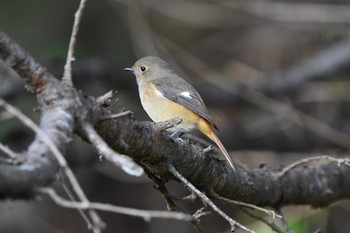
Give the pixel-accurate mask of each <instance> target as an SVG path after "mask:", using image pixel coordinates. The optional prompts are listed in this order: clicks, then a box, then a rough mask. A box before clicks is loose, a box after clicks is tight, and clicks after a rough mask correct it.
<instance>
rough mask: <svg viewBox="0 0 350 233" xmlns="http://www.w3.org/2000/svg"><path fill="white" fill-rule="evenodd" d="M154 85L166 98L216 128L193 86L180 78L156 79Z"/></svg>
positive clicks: (153, 81)
mask: <svg viewBox="0 0 350 233" xmlns="http://www.w3.org/2000/svg"><path fill="white" fill-rule="evenodd" d="M152 83H153V85H154V86H155V87H156V88H157V90H158V91H160V92H161V93H162V94H163V96H164V97H165V98H167V99H169V100H172V101H174V102H176V103H179V104H181V105H182V106H184V107H185V108H187V109H189V110H191V111H193V112H194V113H197V114H198V115H200V116H201V117H203V118H205V119H206V120H207V121H209V122H210V123H212V124H213V125H214V127H215V128H216V126H215V124H214V122H213V120H212V119H211V117H210V115H209V113H208V110H207V107H206V106H205V104H204V102H203V100H202V98H201V97H200V95H199V94H198V92H197V91H196V90H195V89H194V88H193V87H192V86H191V84H189V83H188V82H186V81H185V80H183V79H182V78H180V77H170V78H167V77H165V78H160V79H155V80H152Z"/></svg>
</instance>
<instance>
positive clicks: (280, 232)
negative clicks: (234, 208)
mask: <svg viewBox="0 0 350 233" xmlns="http://www.w3.org/2000/svg"><path fill="white" fill-rule="evenodd" d="M241 211H242V212H243V213H245V214H246V215H248V216H250V217H251V218H255V219H256V220H259V221H261V222H263V223H265V224H266V225H268V226H269V227H270V228H271V229H272V230H274V231H276V232H278V233H284V232H285V231H284V230H283V229H281V228H280V227H279V226H277V225H276V223H274V222H269V221H268V220H266V219H265V218H263V217H260V216H258V215H256V214H254V213H251V212H250V211H249V210H246V209H241Z"/></svg>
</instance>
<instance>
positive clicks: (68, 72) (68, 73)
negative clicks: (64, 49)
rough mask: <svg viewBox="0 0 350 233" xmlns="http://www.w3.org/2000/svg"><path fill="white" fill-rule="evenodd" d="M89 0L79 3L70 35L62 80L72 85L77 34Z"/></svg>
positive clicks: (82, 0)
mask: <svg viewBox="0 0 350 233" xmlns="http://www.w3.org/2000/svg"><path fill="white" fill-rule="evenodd" d="M86 1H87V0H81V1H80V4H79V8H78V10H77V12H76V13H75V14H74V24H73V29H72V35H71V37H70V41H69V48H68V55H67V61H66V64H65V66H64V74H63V78H62V81H63V82H67V83H68V84H70V85H71V86H72V84H73V83H72V62H73V61H74V60H75V58H74V49H75V44H76V40H77V35H78V31H79V24H80V20H81V17H82V14H83V10H84V7H85V4H86Z"/></svg>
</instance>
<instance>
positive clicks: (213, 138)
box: [207, 130, 237, 172]
mask: <svg viewBox="0 0 350 233" xmlns="http://www.w3.org/2000/svg"><path fill="white" fill-rule="evenodd" d="M207 136H208V137H209V138H210V139H211V140H213V141H214V142H215V143H216V145H217V146H218V147H219V148H220V150H221V152H222V153H223V154H224V156H225V158H226V160H227V162H228V163H229V164H230V165H231V167H232V169H233V171H235V172H236V171H237V165H236V164H235V162H234V161H233V160H232V159H231V157H230V155H229V154H228V152H227V150H226V148H225V147H224V145H223V144H222V143H221V141H220V139H219V138H218V137H217V136H216V134H215V133H214V131H213V130H212V131H211V132H210V133H209V134H208V135H207Z"/></svg>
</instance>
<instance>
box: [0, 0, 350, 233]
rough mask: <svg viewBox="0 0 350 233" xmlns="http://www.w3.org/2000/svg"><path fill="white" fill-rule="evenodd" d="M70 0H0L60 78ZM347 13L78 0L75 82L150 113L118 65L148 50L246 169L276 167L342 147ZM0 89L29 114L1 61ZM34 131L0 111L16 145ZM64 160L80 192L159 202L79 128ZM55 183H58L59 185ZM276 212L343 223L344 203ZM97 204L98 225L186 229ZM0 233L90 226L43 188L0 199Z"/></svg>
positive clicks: (24, 40)
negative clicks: (189, 93)
mask: <svg viewBox="0 0 350 233" xmlns="http://www.w3.org/2000/svg"><path fill="white" fill-rule="evenodd" d="M78 4H79V1H77V0H75V1H72V0H60V1H43V0H32V1H19V0H12V1H6V0H0V30H2V31H4V32H5V33H7V34H8V35H10V36H11V37H12V38H13V39H14V40H16V41H17V42H18V43H19V44H20V45H21V46H22V47H23V48H24V49H25V50H27V51H28V52H29V53H30V54H31V55H32V56H33V57H34V58H35V59H36V60H37V61H39V62H40V63H41V64H43V65H44V66H46V67H47V68H48V70H49V71H50V72H52V73H53V74H54V75H56V77H59V78H60V77H61V76H62V71H63V65H64V62H65V57H66V52H67V47H68V42H69V37H70V32H71V28H72V24H73V19H74V12H75V11H76V9H77V7H78ZM349 12H350V3H349V2H348V1H346V0H337V1H335V0H333V1H331V0H322V1H312V0H310V1H304V0H298V1H295V0H294V1H288V0H286V1H262V0H249V1H248V0H245V1H244V0H242V1H233V0H221V1H209V0H208V1H194V0H193V1H185V0H179V1H171V0H153V1H146V0H145V1H141V0H140V1H136V0H130V1H126V0H125V1H123V0H100V1H94V0H89V1H88V2H87V6H86V9H85V12H84V14H83V18H82V23H81V26H80V32H79V35H78V40H77V47H76V58H77V61H76V62H75V64H74V84H75V85H76V87H77V88H78V89H81V90H82V91H83V92H84V93H85V94H89V95H93V96H99V95H102V94H104V93H106V92H107V91H109V90H111V89H115V90H117V91H118V95H117V96H118V101H117V102H116V103H115V109H116V111H119V110H120V109H121V108H126V109H128V110H131V111H133V112H134V114H135V117H136V119H139V120H149V118H148V117H147V115H146V114H145V112H144V111H143V110H142V108H141V105H140V101H139V98H138V93H137V85H136V81H135V79H134V77H133V76H132V75H131V74H129V73H125V72H124V71H123V70H122V68H123V67H130V66H132V65H133V63H134V62H135V61H136V60H137V59H139V58H141V57H143V56H146V55H156V56H159V57H161V58H163V59H164V60H166V61H167V62H168V63H170V64H171V65H172V67H173V69H174V70H176V72H177V73H178V74H180V75H181V76H182V77H183V78H185V79H186V80H188V81H189V82H190V83H192V84H193V86H194V87H195V88H196V89H197V90H198V91H199V93H200V94H201V95H202V97H203V99H204V101H205V102H206V103H207V106H208V109H209V112H210V114H211V115H212V117H213V119H214V121H215V122H216V124H217V125H218V127H219V129H220V132H219V137H220V138H221V139H222V141H223V143H224V145H225V146H226V148H227V149H228V150H229V151H230V153H231V155H232V157H234V158H235V159H236V160H239V161H241V162H242V163H243V164H245V165H246V166H247V167H250V168H258V167H260V166H270V167H275V168H280V167H282V166H284V165H287V164H290V163H291V162H293V161H295V160H298V159H301V158H304V157H308V156H313V155H333V156H346V155H348V151H349V148H350V136H349V133H350V121H349V120H348V119H349V117H350V108H349V100H350V93H349V90H350V89H349V88H350V82H349V77H348V75H349V64H350V36H349V23H350V13H349ZM0 97H1V98H4V99H6V100H7V101H9V102H10V103H11V104H13V105H14V106H16V107H17V108H19V109H20V110H21V111H23V112H24V113H26V115H28V116H29V117H31V118H32V119H34V120H35V121H36V122H39V117H40V115H39V113H37V112H35V111H33V109H34V108H35V107H36V106H37V103H36V99H35V97H34V96H33V95H32V94H30V93H28V92H27V91H26V90H25V88H24V84H23V82H22V81H21V80H20V79H19V78H18V77H16V75H15V74H14V73H13V72H12V71H11V70H9V69H7V68H6V66H5V65H4V64H3V63H1V62H0ZM0 111H1V110H0ZM33 136H34V134H33V132H31V131H30V130H28V129H26V128H25V127H24V126H23V125H22V124H21V123H20V122H19V121H18V120H17V119H14V118H11V119H6V120H5V119H2V120H1V121H0V141H1V142H2V143H4V144H6V145H8V146H9V147H10V148H12V149H13V150H15V151H18V152H20V151H23V150H25V149H26V148H27V146H28V144H29V143H30V142H31V140H33ZM198 136H201V135H200V134H198ZM66 158H67V160H68V162H69V164H70V166H71V167H72V168H73V170H74V172H75V174H76V175H77V177H78V179H79V181H80V183H81V185H82V187H83V189H84V191H85V192H86V194H87V196H88V197H89V199H90V200H91V201H94V202H103V203H112V204H115V205H121V206H127V207H134V208H141V209H157V210H164V209H165V208H166V206H165V202H164V200H163V198H162V196H161V195H160V194H159V193H158V191H156V190H155V189H153V184H152V183H151V182H149V180H148V179H147V178H145V177H141V178H135V177H129V176H127V175H125V174H123V172H121V171H119V170H118V169H117V168H115V167H113V166H111V165H109V164H108V163H107V162H105V161H100V160H99V159H98V155H97V152H96V151H95V150H94V149H92V148H91V146H89V145H87V144H86V143H84V142H82V141H81V140H80V139H79V138H75V140H74V141H73V142H72V144H71V146H70V147H69V151H68V153H67V156H66ZM55 186H56V188H57V190H58V191H59V192H60V193H62V195H63V192H62V188H61V185H60V183H59V182H58V183H57V184H56V185H55ZM168 187H169V190H170V192H171V194H173V195H174V196H177V197H183V196H186V195H188V192H187V191H186V190H184V189H183V187H182V185H180V184H177V183H175V182H170V183H169V184H168ZM218 204H219V206H220V207H222V208H223V210H225V211H226V213H228V214H229V215H230V216H232V217H234V218H235V219H236V220H239V221H240V222H242V223H244V224H245V225H246V226H248V227H250V228H252V229H254V230H256V231H257V232H272V230H271V229H270V228H269V227H267V226H265V225H264V224H263V223H261V222H258V221H256V220H254V219H252V218H250V217H248V216H246V215H244V214H243V213H242V212H240V210H239V209H237V208H236V207H229V206H227V205H225V204H220V203H218ZM179 205H180V206H181V207H182V208H183V210H184V211H188V212H189V213H194V212H195V211H196V209H198V208H199V207H200V205H199V204H198V203H197V204H193V203H182V202H179ZM283 212H284V213H285V215H286V218H287V220H288V221H289V223H290V226H291V228H292V229H293V230H294V231H295V232H316V230H318V229H322V232H348V229H349V221H346V219H347V218H348V217H349V216H350V205H349V202H348V201H342V202H339V203H334V204H332V205H331V206H330V207H329V208H326V209H314V208H312V207H309V206H292V207H285V208H283ZM101 216H102V218H103V220H104V221H105V222H106V223H107V229H106V230H105V232H121V233H122V232H140V233H143V232H144V233H148V232H154V233H158V232H170V233H172V232H174V233H175V232H185V233H187V232H195V231H194V230H193V228H192V227H191V225H190V224H187V223H183V222H179V221H175V220H159V219H158V220H152V221H151V222H145V221H143V220H142V219H140V218H134V217H129V216H124V215H118V214H111V213H101ZM261 216H263V217H266V218H267V219H269V217H267V216H264V215H261ZM269 220H270V219H269ZM277 222H278V221H277ZM201 224H202V226H203V228H204V229H205V230H206V232H229V225H228V223H227V222H225V221H224V220H223V219H221V218H220V217H219V216H217V215H216V214H212V215H209V216H206V217H204V218H203V219H202V222H201ZM0 232H3V233H10V232H17V233H26V232H28V233H29V232H38V233H41V232H57V233H61V232H77V233H78V232H88V229H87V228H86V224H85V223H84V221H83V219H82V218H81V216H80V215H79V213H78V212H77V211H74V210H68V209H63V208H60V207H58V206H56V205H54V204H53V202H52V201H51V200H49V199H48V198H46V197H41V198H38V199H37V200H27V201H23V200H2V201H1V202H0ZM237 232H240V231H239V230H238V231H237Z"/></svg>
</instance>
